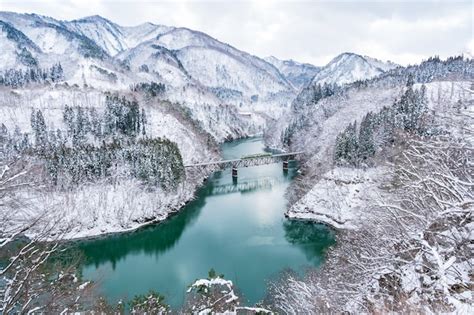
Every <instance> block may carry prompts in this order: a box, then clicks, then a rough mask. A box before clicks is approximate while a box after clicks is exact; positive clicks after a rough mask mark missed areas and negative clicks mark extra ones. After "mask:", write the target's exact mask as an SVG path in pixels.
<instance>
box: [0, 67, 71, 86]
mask: <svg viewBox="0 0 474 315" xmlns="http://www.w3.org/2000/svg"><path fill="white" fill-rule="evenodd" d="M63 79H64V73H63V68H62V66H61V64H60V63H57V64H54V65H53V66H52V67H50V68H48V69H40V68H36V67H33V68H29V69H26V70H22V69H18V70H17V69H8V70H5V71H3V72H2V73H0V86H1V85H3V86H10V87H14V88H17V87H23V86H26V85H28V84H31V83H47V82H51V83H55V82H60V81H62V80H63Z"/></svg>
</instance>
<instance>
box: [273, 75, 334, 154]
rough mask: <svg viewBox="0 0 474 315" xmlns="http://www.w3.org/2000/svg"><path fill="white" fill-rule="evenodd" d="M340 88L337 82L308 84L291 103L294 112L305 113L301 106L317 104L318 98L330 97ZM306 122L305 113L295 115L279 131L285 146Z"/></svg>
mask: <svg viewBox="0 0 474 315" xmlns="http://www.w3.org/2000/svg"><path fill="white" fill-rule="evenodd" d="M340 90H341V87H339V86H338V85H337V84H327V83H324V84H322V85H321V84H316V85H309V86H307V87H306V88H305V90H304V91H303V92H302V93H300V94H299V95H298V97H297V98H296V100H295V101H294V102H293V104H292V105H291V109H292V111H293V112H294V113H305V111H304V109H303V107H308V106H311V105H315V104H317V103H318V102H319V101H320V100H322V99H324V98H326V97H330V96H332V95H334V94H336V93H338V92H339V91H340ZM307 123H308V119H307V116H306V115H304V114H303V115H295V117H294V118H293V119H292V121H291V122H290V123H289V124H288V126H287V127H286V128H285V130H283V132H282V133H281V136H280V137H281V140H282V142H283V144H284V145H285V146H290V145H291V137H292V136H293V135H294V134H295V133H296V132H297V131H298V130H301V129H303V128H304V127H305V126H306V125H307Z"/></svg>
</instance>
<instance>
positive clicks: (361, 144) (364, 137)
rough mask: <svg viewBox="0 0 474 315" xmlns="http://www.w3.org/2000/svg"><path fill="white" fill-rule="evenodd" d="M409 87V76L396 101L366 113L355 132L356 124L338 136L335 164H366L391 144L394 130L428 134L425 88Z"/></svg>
mask: <svg viewBox="0 0 474 315" xmlns="http://www.w3.org/2000/svg"><path fill="white" fill-rule="evenodd" d="M413 84H414V82H413V78H412V77H409V78H408V82H407V86H406V91H405V93H404V94H403V95H402V97H401V98H400V100H397V101H396V102H395V103H394V104H393V105H392V106H390V107H384V108H383V109H382V110H381V111H380V112H379V113H377V114H374V113H372V112H369V113H368V114H367V115H365V116H364V118H363V119H362V122H361V123H360V126H359V130H357V122H353V123H351V124H349V126H347V127H346V129H345V130H344V131H342V132H341V133H339V135H338V136H337V138H336V143H335V148H334V160H335V162H336V164H338V165H352V166H360V165H361V164H362V163H364V164H367V160H368V159H369V158H370V157H372V156H373V155H374V154H375V152H376V151H377V149H378V148H381V147H383V146H385V145H387V144H389V143H393V141H394V136H395V132H396V131H397V130H401V131H404V132H408V133H412V134H418V135H423V134H426V133H427V132H428V129H427V124H426V119H427V100H426V88H425V86H424V85H423V86H422V87H421V88H420V89H419V90H414V89H413Z"/></svg>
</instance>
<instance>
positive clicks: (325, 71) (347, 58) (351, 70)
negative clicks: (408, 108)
mask: <svg viewBox="0 0 474 315" xmlns="http://www.w3.org/2000/svg"><path fill="white" fill-rule="evenodd" d="M396 67H397V65H395V64H394V63H391V62H387V63H384V62H382V61H380V60H377V59H374V58H370V57H363V56H360V55H357V54H353V53H343V54H340V55H339V56H337V57H335V58H334V59H333V60H331V61H330V62H329V63H328V64H327V65H326V66H324V67H323V68H322V69H321V71H320V72H319V73H318V74H317V75H316V76H315V77H314V78H313V81H312V84H324V83H330V84H333V83H335V84H339V85H342V84H347V83H352V82H354V81H358V80H365V79H371V78H373V77H376V76H378V75H379V74H382V73H383V72H385V71H387V70H390V69H393V68H396Z"/></svg>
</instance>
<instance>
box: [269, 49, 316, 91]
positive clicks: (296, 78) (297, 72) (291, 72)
mask: <svg viewBox="0 0 474 315" xmlns="http://www.w3.org/2000/svg"><path fill="white" fill-rule="evenodd" d="M265 60H266V61H267V62H269V63H271V64H272V65H274V66H275V67H276V68H277V69H278V70H279V71H280V72H281V74H283V75H284V76H285V78H286V79H287V80H288V81H290V82H291V83H292V84H293V86H294V87H295V88H297V89H301V88H303V87H304V86H306V85H307V84H308V83H309V82H311V80H312V79H313V78H314V76H315V75H316V74H317V73H318V72H319V71H320V69H321V67H316V66H313V65H312V64H309V63H300V62H296V61H294V60H291V59H290V60H280V59H278V58H276V57H274V56H269V57H266V58H265Z"/></svg>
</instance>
